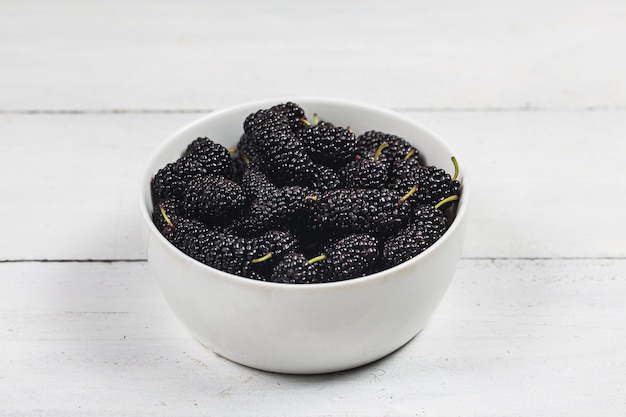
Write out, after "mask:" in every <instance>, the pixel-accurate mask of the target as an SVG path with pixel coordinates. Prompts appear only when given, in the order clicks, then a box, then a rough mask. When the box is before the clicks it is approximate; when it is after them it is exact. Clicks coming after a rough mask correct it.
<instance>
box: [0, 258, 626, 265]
mask: <svg viewBox="0 0 626 417" xmlns="http://www.w3.org/2000/svg"><path fill="white" fill-rule="evenodd" d="M461 260H462V261H492V262H497V261H528V262H538V261H624V260H626V256H556V257H506V256H502V257H498V256H496V257H484V256H476V257H462V258H461ZM147 261H148V260H147V259H143V258H130V259H0V264H9V263H140V262H147Z"/></svg>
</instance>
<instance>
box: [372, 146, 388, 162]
mask: <svg viewBox="0 0 626 417" xmlns="http://www.w3.org/2000/svg"><path fill="white" fill-rule="evenodd" d="M387 146H389V144H388V143H387V142H383V143H381V144H380V146H379V147H378V149H376V153H375V154H374V162H376V161H378V158H379V157H380V154H381V152H382V151H383V149H385V148H386V147H387Z"/></svg>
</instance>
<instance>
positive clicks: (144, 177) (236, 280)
mask: <svg viewBox="0 0 626 417" xmlns="http://www.w3.org/2000/svg"><path fill="white" fill-rule="evenodd" d="M286 102H294V103H297V104H305V105H309V106H311V105H313V106H314V105H315V104H330V105H336V106H344V107H351V108H356V109H357V110H358V109H362V110H367V111H373V112H378V113H381V114H384V115H385V116H388V117H392V118H396V119H400V120H402V121H403V122H404V123H407V124H409V125H411V126H412V127H415V128H417V129H418V130H421V131H422V132H423V133H425V134H426V135H427V136H429V140H431V139H434V140H436V141H438V142H439V145H441V146H442V147H443V148H445V149H446V150H447V151H448V152H449V154H450V155H451V156H454V157H455V158H456V160H457V163H458V166H459V177H460V178H462V180H463V181H462V182H461V185H460V188H461V195H460V199H459V201H458V202H457V208H456V213H455V217H454V219H453V221H452V222H451V224H450V225H449V227H448V229H447V230H446V231H445V232H444V234H443V235H442V236H441V237H440V238H439V239H437V241H436V242H435V243H433V244H432V245H431V246H429V247H428V248H427V249H426V250H424V251H423V252H421V253H419V254H418V255H416V256H414V257H413V258H411V259H409V260H407V261H405V262H403V263H401V264H398V265H395V266H393V267H391V268H388V269H385V270H383V271H379V272H376V273H373V274H370V275H366V276H363V277H357V278H352V279H348V280H344V281H333V282H321V283H315V284H290V283H283V282H271V281H260V280H255V279H251V278H246V277H242V276H239V275H234V274H231V273H228V272H224V271H221V270H219V269H216V268H213V267H211V266H209V265H206V264H204V263H202V262H200V261H198V260H196V259H194V258H192V257H190V256H188V255H187V254H185V253H184V252H182V251H180V250H179V249H177V248H176V247H174V245H172V244H171V243H170V242H169V241H168V240H167V239H166V238H165V237H164V236H163V235H162V234H161V233H160V232H159V231H158V229H157V228H156V226H155V225H154V223H153V222H152V217H151V216H152V215H151V213H152V208H151V207H148V205H147V204H146V203H147V201H146V184H148V185H149V184H150V180H151V178H152V176H153V175H154V172H151V171H150V167H151V166H152V165H153V164H154V160H155V159H157V158H158V157H159V156H160V155H161V154H162V153H163V151H164V149H166V148H167V147H168V146H169V145H170V144H171V143H172V142H175V141H176V140H177V138H178V137H179V136H180V135H182V134H184V133H185V132H187V131H189V130H191V129H193V128H195V127H196V126H198V125H201V124H204V123H205V122H206V121H207V120H211V119H214V118H219V117H221V116H223V115H227V114H230V113H237V112H241V111H242V110H244V109H256V110H258V109H262V108H266V107H269V106H273V105H275V104H278V103H286ZM256 110H251V112H253V111H256ZM241 123H242V124H243V120H242V121H241ZM408 140H410V139H408ZM218 143H219V141H218ZM467 178H468V175H467V167H466V166H465V163H464V160H463V158H460V157H459V156H458V154H457V153H456V151H454V152H453V150H452V148H451V147H450V145H449V144H448V142H447V141H446V140H444V139H443V138H442V137H441V136H440V135H439V134H437V133H436V132H434V131H433V130H431V129H430V128H427V127H426V126H424V125H423V124H421V123H420V122H418V121H416V120H414V119H412V118H410V117H407V116H405V115H403V114H401V113H399V112H398V111H395V110H392V109H390V108H386V107H382V106H378V105H372V104H368V103H364V102H359V101H352V100H348V99H340V98H333V97H317V96H282V97H281V96H278V97H274V98H271V97H270V98H265V99H260V100H253V101H247V102H242V103H239V104H236V105H232V106H227V107H223V108H220V109H218V110H213V111H210V112H209V113H207V114H205V115H203V116H201V117H199V118H197V119H195V120H193V121H191V122H189V123H187V124H186V125H184V126H182V127H180V128H179V129H177V130H175V131H174V132H173V133H171V134H170V135H168V136H166V138H165V139H164V140H162V141H161V142H160V143H159V145H158V146H157V147H156V148H155V149H154V150H153V151H152V153H151V154H150V155H149V156H148V158H147V160H146V161H145V163H144V164H143V167H142V169H141V171H140V175H139V184H138V191H139V193H138V197H139V198H138V200H139V209H140V212H141V213H140V214H141V217H142V219H143V221H144V223H145V224H144V228H145V227H147V229H148V236H147V239H144V241H145V242H146V243H147V242H149V240H150V239H152V238H156V239H159V240H160V244H164V245H166V246H167V247H169V248H171V249H172V250H175V251H177V255H179V256H180V257H181V258H183V259H185V260H186V261H187V262H190V263H192V264H194V265H195V266H196V267H200V268H202V269H205V270H206V271H207V272H210V273H211V275H212V276H219V277H220V278H221V279H225V280H228V281H230V282H232V283H233V284H238V285H246V286H252V287H256V286H259V287H264V288H274V289H280V290H285V291H302V290H306V291H318V290H319V291H321V290H325V289H328V288H339V287H348V286H355V285H362V284H366V283H368V282H371V281H374V280H380V279H383V278H384V277H386V276H391V277H392V276H395V275H396V274H394V272H395V271H399V270H402V269H405V268H409V267H410V266H411V264H414V263H417V262H420V261H421V260H422V259H425V258H427V257H430V256H431V254H432V253H434V252H435V251H437V248H438V247H440V246H441V245H443V244H444V243H445V241H446V240H448V239H450V237H451V236H452V235H453V234H455V233H456V230H457V229H459V228H460V227H461V222H462V221H464V220H465V218H466V217H467V206H468V201H469V194H470V193H469V187H468V186H467V183H468V179H467ZM147 192H148V193H149V192H150V190H149V189H148V190H147ZM148 262H149V259H148Z"/></svg>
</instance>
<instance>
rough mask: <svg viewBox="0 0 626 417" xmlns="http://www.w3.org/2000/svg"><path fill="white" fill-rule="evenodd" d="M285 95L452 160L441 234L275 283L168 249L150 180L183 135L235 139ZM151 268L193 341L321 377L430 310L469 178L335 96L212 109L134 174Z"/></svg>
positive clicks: (454, 252) (440, 144)
mask: <svg viewBox="0 0 626 417" xmlns="http://www.w3.org/2000/svg"><path fill="white" fill-rule="evenodd" d="M286 101H293V102H296V103H298V104H299V105H300V106H302V108H304V110H305V111H306V112H307V115H312V114H313V113H317V114H319V115H320V118H322V119H325V120H328V121H331V122H333V123H335V124H337V125H340V126H350V127H351V128H352V129H353V130H354V132H355V133H356V134H359V133H362V132H364V131H366V130H380V131H384V132H387V133H392V134H396V135H398V136H401V137H404V138H405V139H407V140H408V141H410V142H411V143H412V144H413V145H414V146H415V147H416V148H417V149H419V151H420V153H421V154H422V155H423V156H425V161H426V163H428V164H430V165H436V166H438V167H440V168H444V169H446V170H447V171H448V172H452V170H453V165H452V162H451V160H450V158H451V157H452V156H456V157H457V159H459V165H460V176H459V179H460V182H461V184H462V196H461V199H460V201H459V204H458V209H457V213H456V218H455V219H454V221H453V223H452V224H451V226H450V228H449V229H448V231H447V232H446V233H445V234H444V235H443V236H442V237H441V238H440V239H439V240H438V241H437V242H436V243H435V244H434V245H433V246H431V247H430V248H429V249H427V250H426V251H424V252H423V253H421V254H420V255H418V256H417V257H415V258H413V259H411V260H410V261H408V262H405V263H403V264H401V265H398V266H396V267H394V268H391V269H388V270H386V271H383V272H380V273H377V274H374V275H370V276H367V277H363V278H357V279H353V280H348V281H341V282H333V283H323V284H308V285H307V284H300V285H298V284H282V283H270V282H260V281H255V280H252V279H248V278H242V277H237V276H234V275H230V274H227V273H224V272H222V271H218V270H216V269H214V268H211V267H209V266H206V265H204V264H202V263H200V262H198V261H196V260H194V259H192V258H190V257H188V256H186V255H184V254H183V253H182V252H181V251H179V250H178V249H176V248H175V247H174V246H172V245H171V244H170V243H169V242H168V241H167V240H166V239H165V238H164V237H163V236H162V235H161V234H160V233H159V231H158V230H157V229H156V227H155V226H154V225H153V223H152V221H151V212H152V201H151V194H150V179H151V177H152V176H153V175H154V173H155V172H156V171H157V170H158V169H159V168H161V167H163V166H164V165H165V164H166V163H168V162H172V161H174V160H176V159H177V158H178V157H179V156H180V155H181V153H182V152H183V150H184V149H185V148H186V146H187V144H189V143H190V142H191V141H192V140H194V139H196V138H197V137H200V136H208V137H210V138H211V139H213V140H214V141H216V142H219V143H222V144H223V145H225V146H227V147H232V146H234V145H235V144H236V143H237V140H238V139H239V137H240V135H241V133H242V129H243V127H242V124H243V121H244V119H245V118H246V116H248V115H249V114H250V113H252V112H254V111H256V110H258V109H261V108H268V107H271V106H272V105H274V104H278V103H282V102H286ZM139 197H140V208H141V218H142V222H143V225H144V226H145V231H146V232H147V233H146V241H147V256H148V262H149V265H150V267H151V268H150V270H151V272H152V274H153V275H154V278H155V279H156V282H157V283H158V285H159V287H160V289H161V291H162V293H163V295H164V297H165V298H166V300H167V302H168V303H169V305H170V307H171V309H172V310H173V311H174V313H175V314H176V315H177V316H178V318H179V319H180V321H181V322H182V323H184V324H185V326H186V327H187V328H188V329H189V331H190V332H191V334H192V335H193V336H194V337H195V338H196V339H197V340H198V341H200V343H202V344H203V345H205V346H206V347H208V348H210V349H211V350H213V351H214V352H215V353H217V354H219V355H221V356H223V357H226V358H228V359H230V360H232V361H234V362H238V363H240V364H243V365H247V366H250V367H253V368H257V369H262V370H267V371H273V372H281V373H299V374H306V373H326V372H334V371H340V370H346V369H349V368H353V367H357V366H360V365H364V364H367V363H369V362H372V361H374V360H376V359H379V358H381V357H383V356H385V355H387V354H389V353H391V352H393V351H394V350H396V349H398V348H400V347H401V346H403V345H404V344H405V343H407V342H408V341H409V340H411V339H412V338H413V337H414V336H415V335H416V334H417V333H418V332H419V331H420V330H422V328H423V327H424V326H425V325H426V323H427V321H428V320H429V318H430V317H431V315H432V314H433V312H434V310H435V309H436V307H437V305H438V304H439V302H440V301H441V299H442V297H443V295H444V293H445V292H446V290H447V288H448V286H449V284H450V281H451V280H452V277H453V276H454V273H455V271H456V268H457V263H458V260H459V259H460V256H461V251H462V245H463V239H464V234H465V229H466V227H465V226H466V223H467V214H466V213H467V205H468V197H469V187H468V179H467V176H466V175H465V168H464V166H463V160H462V159H460V158H459V157H458V155H456V154H455V152H454V151H453V150H452V149H451V148H450V147H449V146H448V145H447V144H446V143H445V142H444V141H443V140H442V139H440V138H439V137H438V136H436V135H435V134H433V133H431V132H430V131H429V130H427V129H425V128H424V127H422V126H421V125H419V124H418V123H416V122H415V121H414V120H412V119H409V118H407V117H404V116H402V115H399V114H397V113H395V112H392V111H390V110H386V109H382V108H378V107H373V106H369V105H365V104H360V103H353V102H347V101H341V100H335V99H319V98H304V97H300V98H299V97H293V98H277V99H272V100H265V101H258V102H252V103H247V104H243V105H239V106H236V107H232V108H228V109H224V110H220V111H215V112H212V113H210V114H208V115H207V116H205V117H202V118H201V119H199V120H197V121H196V122H194V123H192V124H190V125H188V126H186V127H184V128H183V129H182V130H180V131H178V132H177V133H175V134H174V135H172V136H171V137H169V139H167V140H166V141H165V142H163V143H162V144H161V145H160V146H159V147H158V148H157V149H156V151H155V152H154V153H153V154H152V156H151V157H150V158H149V161H148V163H147V165H146V166H145V168H144V170H143V172H142V174H141V180H140V190H139Z"/></svg>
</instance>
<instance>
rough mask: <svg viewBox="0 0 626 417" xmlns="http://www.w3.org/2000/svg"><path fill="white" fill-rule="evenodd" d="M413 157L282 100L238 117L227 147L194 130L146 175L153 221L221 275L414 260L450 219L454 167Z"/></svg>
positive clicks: (406, 145)
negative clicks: (237, 133)
mask: <svg viewBox="0 0 626 417" xmlns="http://www.w3.org/2000/svg"><path fill="white" fill-rule="evenodd" d="M421 158H422V155H421V154H420V152H419V150H418V149H416V148H414V147H413V145H411V143H410V142H409V141H407V140H405V139H404V138H402V137H399V136H396V135H393V134H389V133H385V132H379V131H375V130H370V131H367V132H363V133H361V134H359V135H357V133H355V132H353V131H352V130H351V129H350V128H348V127H341V126H335V125H334V124H332V123H331V122H329V121H320V120H319V119H318V116H317V114H315V115H313V119H312V120H309V119H308V118H307V115H306V114H305V111H304V110H303V109H302V108H301V107H300V106H299V105H297V104H296V103H293V102H287V103H281V104H277V105H275V106H273V107H270V108H267V109H260V110H258V111H256V112H254V113H251V114H250V115H249V116H248V117H247V118H246V119H245V120H243V121H242V133H241V138H240V140H239V142H238V143H237V145H236V147H235V148H232V149H228V148H226V147H224V146H223V145H221V144H219V143H218V142H216V141H214V140H213V139H211V138H208V137H199V138H197V139H195V140H194V141H192V142H191V143H190V144H189V145H188V146H187V148H186V149H185V151H184V152H183V153H182V154H181V155H180V157H179V158H178V159H177V160H175V161H174V162H171V163H169V164H167V165H165V166H163V167H162V168H161V169H159V170H158V171H157V172H155V173H154V176H153V178H152V181H151V189H152V198H153V203H154V206H153V212H152V219H153V222H154V224H155V226H156V227H157V229H158V230H159V231H160V232H161V234H162V235H163V236H164V237H165V238H166V239H167V240H168V241H169V242H171V243H172V244H173V245H174V246H176V247H177V248H178V249H179V250H181V251H182V252H184V253H185V254H187V255H188V256H190V257H192V258H194V259H196V260H198V261H199V262H202V263H204V264H206V265H209V266H211V267H213V268H216V269H219V270H221V271H224V272H227V273H231V274H234V275H238V276H242V277H246V278H250V279H256V280H261V281H269V282H278V283H287V284H314V283H324V282H335V281H344V280H348V279H353V278H358V277H362V276H366V275H370V274H373V273H376V272H379V271H382V270H385V269H388V268H391V267H394V266H396V265H399V264H401V263H403V262H406V261H408V260H409V259H411V258H413V257H415V256H416V255H418V254H420V253H421V252H423V251H425V250H426V249H428V248H429V247H430V246H431V245H432V244H433V243H435V242H436V241H437V240H438V239H439V238H440V237H441V236H442V235H443V234H444V233H445V231H446V230H447V228H448V227H449V225H450V223H451V222H452V220H453V218H454V215H455V211H456V205H457V201H458V199H459V197H460V192H461V188H460V184H459V181H458V180H457V179H456V177H457V174H458V168H457V169H455V171H456V172H455V173H454V175H453V176H450V174H448V173H447V172H446V171H444V170H443V169H440V168H437V167H435V166H429V165H426V164H424V163H423V160H422V159H421ZM452 161H453V162H454V165H455V168H456V167H457V166H456V161H455V159H454V158H452Z"/></svg>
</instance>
